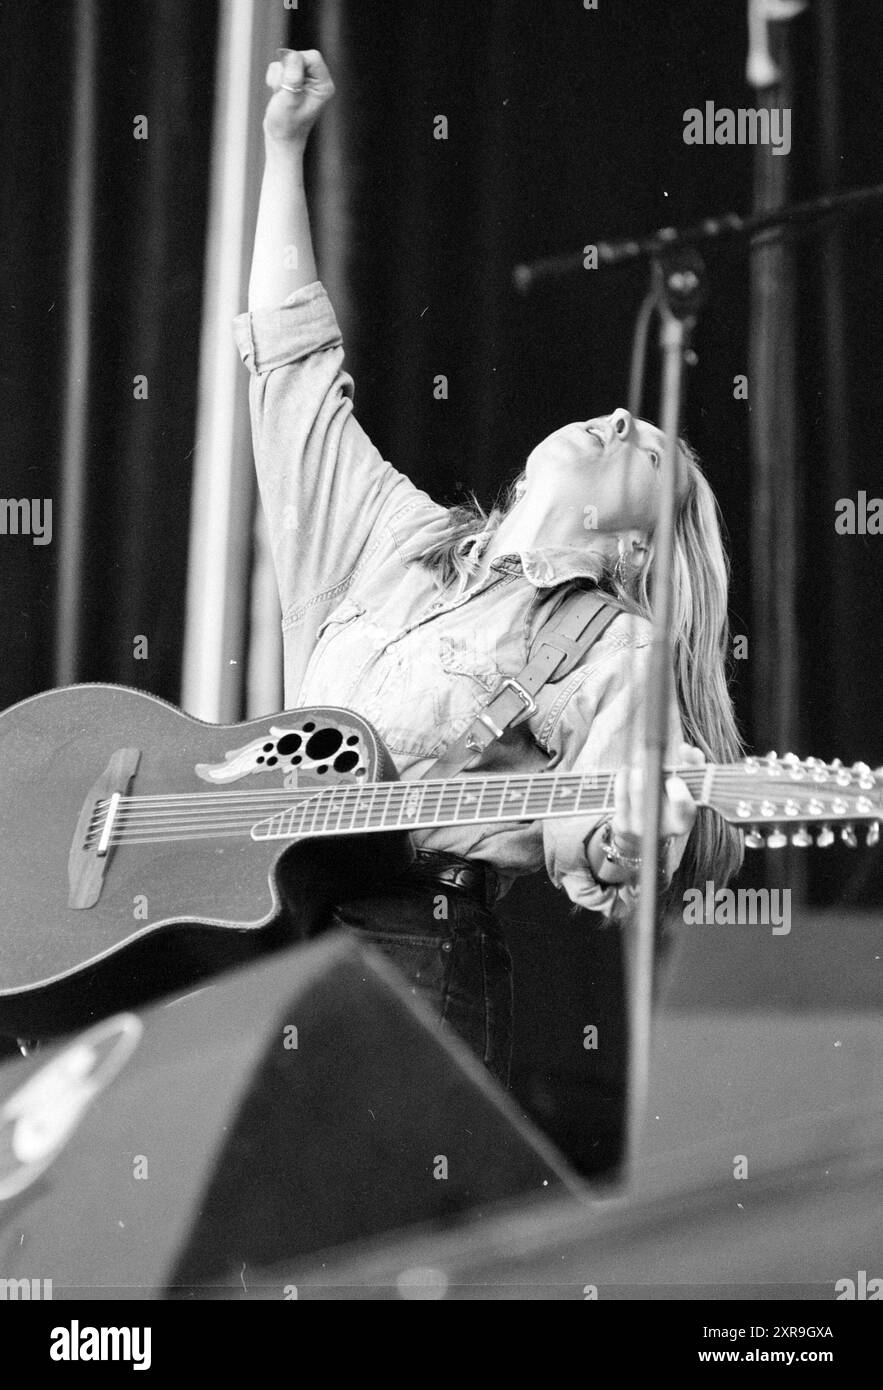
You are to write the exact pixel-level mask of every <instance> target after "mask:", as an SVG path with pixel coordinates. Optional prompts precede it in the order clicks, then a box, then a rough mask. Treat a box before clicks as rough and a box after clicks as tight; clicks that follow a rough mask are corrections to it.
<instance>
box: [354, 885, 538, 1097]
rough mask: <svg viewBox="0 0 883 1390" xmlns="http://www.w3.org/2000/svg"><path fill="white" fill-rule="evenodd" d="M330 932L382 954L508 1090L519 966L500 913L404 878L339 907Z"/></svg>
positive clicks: (460, 894)
mask: <svg viewBox="0 0 883 1390" xmlns="http://www.w3.org/2000/svg"><path fill="white" fill-rule="evenodd" d="M329 925H330V926H331V927H335V926H336V927H346V928H349V929H350V930H351V931H354V932H355V933H356V934H357V936H358V937H359V938H360V939H361V940H363V941H365V942H367V943H369V944H370V945H372V946H374V947H376V948H377V949H379V950H380V951H382V952H383V954H384V955H385V956H387V957H388V958H389V960H391V961H392V963H393V964H394V965H395V966H397V968H398V969H399V971H400V972H401V974H402V975H403V976H404V979H405V982H406V985H407V987H408V989H409V990H410V992H411V994H412V995H415V996H419V998H421V999H422V1000H423V1001H424V1002H425V1003H426V1004H428V1005H429V1007H430V1008H431V1009H432V1011H433V1013H434V1014H435V1015H436V1017H437V1018H438V1019H439V1020H440V1021H441V1024H442V1026H443V1027H449V1028H453V1029H454V1031H455V1032H457V1033H459V1035H460V1037H461V1038H463V1040H464V1041H465V1042H466V1043H468V1045H469V1047H471V1048H472V1050H473V1052H475V1053H476V1054H477V1056H478V1057H480V1058H481V1060H482V1061H483V1062H484V1064H485V1066H487V1067H488V1069H489V1070H490V1071H491V1072H493V1074H494V1076H496V1077H497V1078H498V1080H499V1081H501V1082H502V1084H503V1085H504V1086H508V1084H509V1066H510V1061H511V1053H512V960H511V957H510V955H509V948H508V946H507V945H506V942H505V940H504V938H503V933H502V930H501V927H500V924H499V922H498V921H497V918H496V916H495V915H494V913H493V912H491V911H490V910H489V909H488V908H486V907H484V906H483V905H482V904H481V903H480V902H479V901H478V900H477V899H476V898H474V897H473V896H471V895H470V894H468V893H466V892H464V891H463V890H462V889H460V888H455V887H453V886H451V885H448V884H444V883H439V882H437V881H434V882H433V881H426V880H413V881H412V880H410V879H408V878H407V877H405V878H404V879H396V880H394V881H393V882H391V883H390V885H389V887H388V888H387V889H386V891H384V892H383V893H382V894H381V893H378V894H372V895H367V896H364V897H358V898H352V899H348V900H345V901H341V902H339V903H338V904H337V906H336V907H335V909H334V911H333V913H332V916H331V920H330V922H329Z"/></svg>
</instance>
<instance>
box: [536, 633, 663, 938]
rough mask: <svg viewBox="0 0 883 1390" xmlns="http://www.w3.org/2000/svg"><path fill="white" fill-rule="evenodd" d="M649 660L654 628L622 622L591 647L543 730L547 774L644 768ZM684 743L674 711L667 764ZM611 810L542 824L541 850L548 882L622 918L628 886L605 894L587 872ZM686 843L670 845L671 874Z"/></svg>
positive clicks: (585, 903) (632, 894) (630, 895)
mask: <svg viewBox="0 0 883 1390" xmlns="http://www.w3.org/2000/svg"><path fill="white" fill-rule="evenodd" d="M649 656H650V640H649V624H647V623H646V622H644V621H643V620H642V619H635V618H631V617H630V616H625V615H624V616H622V617H620V618H617V620H616V622H615V623H613V624H612V625H611V627H610V628H609V629H608V632H607V633H605V635H604V637H603V638H602V639H601V641H600V642H599V643H598V644H597V646H596V647H595V648H593V650H592V652H591V653H590V655H589V658H588V661H587V663H586V664H585V665H584V666H581V667H579V668H578V669H577V670H576V671H575V672H573V673H572V675H571V676H570V677H569V678H568V679H567V680H566V681H565V682H564V688H563V690H562V692H561V695H560V697H559V699H558V700H557V701H556V704H555V705H553V707H552V710H551V711H550V715H549V718H548V720H547V728H546V729H545V730H543V742H544V745H545V746H546V747H547V748H548V749H549V751H550V753H551V754H552V760H551V763H550V768H553V769H554V770H556V771H562V772H584V773H593V772H605V771H609V772H616V771H618V770H619V768H620V767H623V766H625V765H626V764H629V763H640V762H641V761H642V759H643V749H644V720H643V712H644V682H645V681H646V677H647V665H648V661H649ZM682 740H683V733H682V729H681V720H680V715H679V713H678V709H677V704H676V703H675V702H674V701H673V703H672V708H671V717H670V732H669V747H668V750H667V760H668V762H669V765H671V763H672V762H673V761H674V758H675V754H676V750H677V748H678V745H679V744H680V743H681V742H682ZM612 809H613V806H612V798H611V800H610V802H609V806H608V807H605V808H604V809H603V810H599V811H598V812H597V813H593V814H592V815H588V816H586V815H583V816H565V817H561V818H557V819H551V818H550V819H548V820H546V821H544V822H543V849H544V854H545V861H546V868H547V870H548V873H549V877H550V879H551V880H552V882H553V883H554V884H555V886H556V887H559V888H564V890H565V892H566V893H567V896H568V897H569V898H570V899H571V900H572V901H573V902H575V903H578V904H579V905H580V906H581V907H585V908H589V909H591V910H592V911H593V912H601V913H604V915H605V916H608V917H610V916H619V915H620V914H621V913H622V912H623V910H624V909H625V908H627V907H628V906H629V905H630V904H631V902H632V901H633V900H634V898H635V896H636V893H637V889H636V888H634V887H633V886H632V885H630V884H622V885H617V886H614V887H610V888H602V887H601V886H599V884H598V883H596V881H595V879H594V878H593V876H592V873H591V870H590V868H589V866H588V860H587V856H586V849H585V841H586V839H587V838H588V836H589V835H590V834H591V832H592V830H593V829H594V827H595V826H596V825H597V824H598V821H599V820H601V819H603V817H604V816H605V815H607V814H609V813H610V812H612ZM686 843H687V836H686V835H681V836H677V837H676V838H675V839H674V840H673V841H672V844H671V847H670V849H669V856H668V869H669V872H670V873H673V872H674V870H675V869H676V868H677V866H678V864H679V863H680V861H681V857H682V855H683V852H684V847H685V845H686Z"/></svg>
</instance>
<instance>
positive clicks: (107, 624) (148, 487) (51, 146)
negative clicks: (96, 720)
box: [0, 0, 218, 706]
mask: <svg viewBox="0 0 883 1390" xmlns="http://www.w3.org/2000/svg"><path fill="white" fill-rule="evenodd" d="M217 9H218V7H217V5H216V4H215V3H214V0H206V3H201V4H199V5H183V4H180V3H176V0H136V2H135V3H133V4H124V5H123V4H119V3H113V0H100V3H99V4H98V52H97V91H96V103H97V112H96V138H97V167H96V202H95V219H96V221H95V264H94V283H93V290H92V293H93V299H92V315H91V336H92V361H91V372H90V380H89V397H90V410H89V421H88V440H87V454H88V471H87V479H86V489H87V496H86V517H87V525H86V532H85V536H84V551H85V561H84V563H85V594H84V598H83V604H82V613H83V633H82V637H83V641H82V659H81V663H80V672H79V675H80V679H82V680H109V681H119V682H123V683H125V684H128V685H134V686H139V687H141V688H144V689H147V690H151V691H153V692H154V693H155V694H158V695H162V696H164V697H165V698H167V699H173V700H174V699H176V698H177V696H178V692H179V685H180V672H181V648H182V637H183V612H184V589H185V583H186V574H187V527H188V517H189V505H190V477H191V467H192V465H191V459H192V454H193V445H194V420H195V407H196V382H197V372H198V347H199V310H200V298H201V292H202V271H203V249H204V236H205V222H206V206H207V189H208V166H209V153H210V139H211V111H212V98H213V79H214V61H215V41H216V29H217ZM78 17H79V6H78V4H77V3H73V4H68V3H61V0H58V2H57V3H56V0H24V3H15V0H7V2H6V3H3V4H2V5H0V53H2V62H3V84H2V101H3V113H4V122H3V129H4V132H5V143H6V150H5V160H4V171H5V172H4V178H3V179H2V181H0V199H2V233H3V256H2V269H3V299H2V323H3V331H2V343H0V352H2V373H3V375H2V381H3V411H2V421H0V431H2V454H0V457H2V460H3V462H2V484H3V486H2V489H0V491H2V494H3V496H5V497H16V498H21V497H28V498H32V497H41V498H44V497H52V498H54V503H55V507H54V510H55V516H54V538H53V543H52V545H49V546H45V547H40V546H33V545H31V543H30V540H29V539H27V538H25V537H23V536H17V537H0V584H2V594H3V651H4V661H3V663H2V667H0V705H3V706H6V705H9V704H11V703H12V702H13V701H15V700H17V699H21V698H23V697H24V696H26V695H30V694H33V693H34V692H35V691H37V690H42V689H45V688H47V687H48V686H51V685H52V684H53V636H54V622H55V603H56V580H57V570H58V550H59V545H58V542H59V537H60V528H61V516H60V502H59V498H60V491H61V489H60V475H59V468H60V455H61V447H62V424H63V390H64V354H65V351H66V346H67V345H66V340H65V309H66V303H67V298H68V287H67V286H66V283H65V276H66V251H67V215H68V204H67V196H68V180H69V174H70V169H71V164H72V161H73V160H74V159H75V158H76V152H75V150H74V148H73V143H72V129H73V113H72V109H71V102H72V92H73V73H72V54H73V51H74V37H75V36H74V27H75V25H76V24H77V22H78ZM138 115H146V116H147V117H148V139H147V140H136V139H134V136H133V130H134V125H133V120H134V117H135V116H138ZM138 375H143V376H146V377H147V382H148V385H147V390H148V397H147V399H146V400H136V399H135V396H134V390H135V387H134V378H135V376H138ZM139 635H143V636H146V637H147V639H148V647H147V650H148V656H147V659H146V660H140V659H139V660H136V659H135V656H134V652H135V646H134V638H135V637H136V636H139Z"/></svg>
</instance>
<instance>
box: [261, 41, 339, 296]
mask: <svg viewBox="0 0 883 1390" xmlns="http://www.w3.org/2000/svg"><path fill="white" fill-rule="evenodd" d="M267 86H268V87H270V88H271V89H272V91H273V96H272V97H271V99H270V102H269V104H268V106H267V111H266V114H265V116H264V145H265V150H266V160H265V164H264V178H263V183H262V184H261V200H260V205H259V207H258V220H257V227H256V230H255V241H254V255H253V258H252V264H251V279H250V281H249V286H248V307H249V309H252V310H254V309H275V308H276V307H277V306H278V305H279V304H281V303H282V302H283V300H284V299H286V298H287V297H288V295H290V294H292V293H293V291H294V290H299V289H302V288H303V286H304V285H309V284H312V282H313V281H314V280H315V279H316V278H317V274H316V260H315V256H314V255H313V242H312V237H311V236H310V218H309V212H308V209H307V199H306V194H305V192H304V150H305V149H306V144H307V139H308V137H309V134H310V131H311V130H312V128H313V125H314V124H315V121H316V118H317V117H318V115H319V112H320V111H321V110H322V107H323V106H324V105H325V104H326V102H328V101H330V99H331V97H333V95H334V83H333V82H332V81H331V76H330V74H329V72H328V69H327V67H326V66H325V62H324V60H323V58H322V55H321V54H320V53H317V52H316V50H315V49H308V50H306V51H305V52H303V53H300V52H294V51H293V50H290V49H288V50H286V51H285V54H284V58H283V60H282V61H281V62H276V63H271V64H270V66H269V68H268V69H267Z"/></svg>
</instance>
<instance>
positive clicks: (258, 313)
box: [233, 280, 342, 376]
mask: <svg viewBox="0 0 883 1390" xmlns="http://www.w3.org/2000/svg"><path fill="white" fill-rule="evenodd" d="M233 334H234V337H235V339H236V346H237V348H238V349H239V355H240V357H241V358H242V360H243V362H244V363H245V365H246V367H247V368H248V370H249V371H250V372H251V373H253V374H254V375H255V376H259V375H260V374H261V373H263V372H268V371H271V370H272V369H273V368H274V367H284V366H286V365H287V364H289V363H292V362H299V361H300V360H301V359H302V358H304V357H309V356H310V354H311V353H314V352H321V351H323V350H324V349H325V348H332V347H339V346H340V344H341V342H342V338H341V334H340V327H339V325H338V322H337V317H336V315H335V313H334V309H333V308H332V305H331V300H330V299H329V298H328V295H327V293H326V291H325V287H324V285H322V284H321V283H320V282H319V281H318V280H314V281H313V283H312V284H311V285H304V286H303V287H302V288H301V289H299V290H295V291H294V292H293V293H292V294H290V295H289V296H288V298H287V299H286V300H285V301H284V302H283V303H282V304H281V305H280V307H279V308H278V309H255V310H252V311H250V312H248V313H245V314H238V315H237V316H236V318H235V319H234V320H233Z"/></svg>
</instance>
